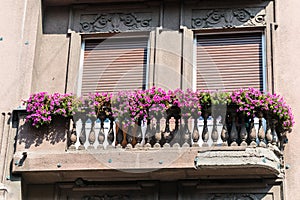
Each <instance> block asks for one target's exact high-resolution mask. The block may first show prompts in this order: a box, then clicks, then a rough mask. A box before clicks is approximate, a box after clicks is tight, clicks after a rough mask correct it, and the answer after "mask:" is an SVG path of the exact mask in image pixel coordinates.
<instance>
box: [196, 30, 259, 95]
mask: <svg viewBox="0 0 300 200" xmlns="http://www.w3.org/2000/svg"><path fill="white" fill-rule="evenodd" d="M248 87H254V88H257V89H260V90H262V89H263V71H262V35H261V33H250V34H222V35H205V36H198V37H197V89H213V90H215V89H219V90H224V89H225V90H233V89H238V88H248Z"/></svg>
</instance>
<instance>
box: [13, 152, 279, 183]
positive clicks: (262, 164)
mask: <svg viewBox="0 0 300 200" xmlns="http://www.w3.org/2000/svg"><path fill="white" fill-rule="evenodd" d="M275 152H276V151H274V149H272V148H261V147H256V148H250V147H249V148H246V147H234V148H231V147H225V148H224V147H222V148H221V147H211V148H201V147H199V148H180V149H176V148H168V149H157V150H153V149H152V150H149V151H145V150H134V151H130V150H125V149H114V150H102V151H99V150H96V149H94V150H81V151H68V152H62V153H57V152H55V153H51V152H49V151H44V152H28V153H27V157H26V159H25V160H24V162H23V163H22V165H20V166H19V165H18V162H19V161H20V159H21V158H22V154H20V152H17V153H16V154H15V156H14V165H13V173H16V174H23V173H37V172H52V173H53V174H55V173H57V174H60V173H69V172H70V173H72V172H74V171H77V172H80V173H82V174H85V173H87V172H88V171H98V172H101V174H103V175H105V174H106V175H107V174H119V175H118V177H116V178H121V177H122V176H123V177H130V175H129V174H128V173H131V174H133V173H137V174H140V175H139V176H141V177H144V175H145V174H149V173H150V174H151V177H152V178H154V177H155V178H164V179H170V178H171V179H173V178H174V179H190V178H210V177H214V178H222V177H227V178H234V177H255V178H276V177H280V176H281V175H282V169H281V160H280V158H279V157H278V156H277V155H278V154H276V153H275ZM162 170H167V171H168V172H170V173H171V172H174V173H171V174H172V175H171V176H170V177H169V176H166V177H161V174H160V173H159V171H162ZM116 172H122V173H121V174H120V173H116ZM153 174H155V175H153ZM157 174H160V175H158V176H157ZM98 175H99V173H98ZM112 176H114V175H112ZM104 177H105V176H104ZM133 177H135V178H137V176H133ZM151 177H150V179H151Z"/></svg>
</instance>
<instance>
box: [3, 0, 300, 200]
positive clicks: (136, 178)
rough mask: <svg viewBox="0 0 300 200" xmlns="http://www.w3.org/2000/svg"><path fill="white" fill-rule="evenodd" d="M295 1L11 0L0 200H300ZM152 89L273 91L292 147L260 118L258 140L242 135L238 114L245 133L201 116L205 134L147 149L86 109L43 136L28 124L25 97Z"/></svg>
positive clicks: (6, 12)
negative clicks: (286, 113)
mask: <svg viewBox="0 0 300 200" xmlns="http://www.w3.org/2000/svg"><path fill="white" fill-rule="evenodd" d="M299 6H300V3H299V2H298V1H296V0H289V1H284V2H283V1H276V0H272V1H261V0H255V1H250V0H247V1H242V2H241V1H235V0H228V1H227V0H226V1H219V0H214V1H209V0H207V1H206V0H200V1H195V0H189V1H183V0H182V1H179V0H164V1H148V0H136V1H134V0H133V1H131V0H86V1H85V0H61V1H57V0H44V1H38V0H24V1H6V2H3V5H2V8H1V14H0V15H1V17H0V20H1V26H2V29H1V32H0V46H1V48H0V54H1V57H0V58H1V60H0V62H1V75H0V76H1V80H2V81H1V83H2V85H3V86H2V89H1V90H0V94H1V95H0V96H1V97H3V98H2V100H1V101H0V102H1V103H0V110H1V112H2V114H1V122H0V123H1V124H0V130H1V136H0V144H1V148H0V169H1V171H0V175H1V176H0V178H1V179H0V180H1V182H0V195H1V198H2V199H247V200H248V199H249V200H256V199H268V200H269V199H274V200H275V199H288V200H293V199H300V192H299V187H300V184H299V178H298V177H300V171H299V170H298V169H297V166H298V163H299V162H300V161H299V158H300V157H299V155H298V152H299V150H298V148H297V142H298V140H299V139H297V138H298V137H297V127H298V124H297V122H298V119H299V118H300V116H299V115H298V110H299V109H300V108H299V105H298V104H297V103H296V102H297V99H298V96H299V94H298V90H297V88H298V87H297V86H298V84H299V79H298V75H299V74H300V72H299V69H298V67H297V64H298V59H299V58H298V56H297V55H298V53H297V52H298V51H299V50H298V48H297V47H298V46H299V45H300V44H299V43H300V41H299V40H297V39H298V38H297V37H298V35H299V34H298V32H299V30H300V29H299V28H300V23H299V22H298V21H297V18H298V17H297V15H298V13H297V11H298V9H297V8H298V7H299ZM152 86H156V87H161V88H164V89H171V90H175V89H176V88H181V89H188V88H191V89H193V90H196V89H209V90H232V89H236V88H240V87H242V88H247V87H254V88H256V89H259V90H262V91H267V92H270V93H278V94H281V95H282V96H284V98H285V100H286V101H287V103H288V104H289V105H290V106H291V107H292V110H293V113H294V116H295V121H296V124H295V126H294V127H293V131H292V132H291V133H287V137H288V140H287V139H285V135H284V134H286V133H285V132H279V131H277V136H278V139H275V135H274V134H273V132H274V127H273V128H272V134H271V136H270V135H268V133H267V132H268V131H267V130H266V131H263V132H264V133H263V135H261V134H260V133H261V132H259V130H262V129H260V128H261V126H262V124H263V122H262V121H263V119H262V118H261V117H260V118H259V119H257V125H255V126H256V130H257V132H256V134H254V136H253V135H252V136H251V133H250V132H251V131H250V130H249V129H248V128H247V131H246V133H245V135H243V134H242V131H241V130H243V126H245V124H244V122H243V120H239V119H238V118H237V127H238V128H237V133H236V134H234V133H233V132H234V129H235V128H233V127H235V122H234V121H235V120H232V121H230V125H229V126H230V127H231V128H230V131H229V136H228V137H229V138H225V139H224V137H223V136H222V125H216V120H211V118H209V119H207V118H206V117H204V119H202V121H201V122H200V121H199V122H198V124H197V127H198V129H199V132H200V134H201V133H202V137H201V136H200V139H196V136H195V135H193V134H192V133H190V135H189V136H188V137H187V139H186V140H185V141H182V140H178V141H177V140H176V138H174V140H170V141H169V140H168V139H166V140H165V141H164V142H161V141H160V140H161V138H159V137H156V138H155V139H156V140H157V141H154V142H153V143H150V142H147V141H149V140H147V134H144V136H142V137H141V140H142V141H133V140H132V138H129V137H127V135H126V132H127V131H125V130H123V132H122V134H121V135H122V137H121V138H119V137H118V129H116V125H114V126H113V127H114V128H112V126H111V125H110V123H109V120H108V122H105V123H104V125H103V124H101V122H103V120H102V121H101V122H100V121H99V120H95V119H90V118H88V117H82V116H80V115H78V116H74V118H73V120H69V119H65V118H58V119H54V121H53V122H52V125H51V126H50V127H46V128H45V127H42V128H41V129H36V128H32V127H30V125H28V123H25V117H26V112H25V110H24V107H23V106H22V99H27V98H28V97H29V96H30V94H32V93H36V92H41V91H47V92H49V93H54V92H59V93H73V94H76V95H77V96H87V95H88V93H90V92H95V91H100V92H102V91H109V92H116V91H122V90H128V89H129V90H134V89H147V88H151V87H152ZM228 112H229V113H230V116H231V117H232V116H236V113H235V111H232V110H229V111H228ZM173 117H174V118H176V116H173ZM232 119H236V118H233V117H232ZM266 120H267V119H266ZM106 121H107V120H106ZM203 121H204V124H202V122H203ZM241 121H242V122H241ZM189 123H190V122H189ZM206 123H208V125H205V124H206ZM267 123H268V122H267ZM160 124H161V126H162V127H163V124H165V123H164V122H161V123H160ZM223 124H224V122H223ZM189 125H190V124H189ZM167 126H170V129H171V127H172V126H174V127H177V126H178V124H177V122H176V123H175V122H171V121H170V124H169V122H168V123H167ZM110 127H111V128H112V130H113V132H112V134H113V135H114V138H113V139H112V138H110V137H109V134H110V132H109V131H110V130H111V129H110ZM191 127H192V126H190V127H189V130H190V132H192V129H193V128H191ZM205 127H206V128H207V130H208V131H207V132H205V131H203V130H204V129H205ZM214 127H217V134H216V135H214V134H213V128H214ZM102 128H103V132H101V131H102ZM177 128H178V127H177ZM177 128H175V129H176V130H178V129H177ZM162 130H163V131H164V129H163V128H162ZM245 130H246V128H245ZM104 132H105V134H104V135H101V134H100V133H104ZM129 132H130V131H128V135H130V134H129ZM133 132H134V131H133V130H132V133H133ZM142 132H143V133H145V130H143V131H142ZM74 133H76V134H74ZM91 133H93V134H91ZM135 133H137V132H136V130H135ZM178 133H179V132H178ZM134 136H136V135H134ZM269 136H270V137H269ZM235 137H236V138H235ZM251 137H252V138H251ZM287 141H288V144H286V143H287ZM253 142H254V144H253ZM139 143H141V144H139ZM158 143H160V144H161V145H159V144H158ZM224 143H225V145H224ZM157 144H158V145H157Z"/></svg>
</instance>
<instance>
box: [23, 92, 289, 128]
mask: <svg viewBox="0 0 300 200" xmlns="http://www.w3.org/2000/svg"><path fill="white" fill-rule="evenodd" d="M23 102H24V104H26V110H27V112H28V116H27V117H26V121H29V122H31V123H32V125H33V126H35V127H37V128H38V127H40V126H41V125H43V124H50V122H51V120H52V117H53V116H55V115H60V116H64V117H71V116H73V115H74V114H76V113H81V114H85V115H87V116H89V117H91V116H94V117H96V116H99V114H101V115H105V116H106V117H107V116H110V117H113V118H115V119H116V120H118V121H119V122H122V124H123V125H124V126H130V125H133V124H136V123H137V122H141V121H149V120H150V119H152V118H154V117H155V118H160V117H162V116H165V115H166V111H168V110H170V109H174V108H176V109H177V110H178V109H180V110H179V113H177V114H179V117H194V118H195V117H198V116H200V115H201V113H203V112H210V111H211V109H214V107H213V106H214V105H224V106H230V107H232V108H236V112H239V113H243V114H244V115H245V116H247V117H249V118H252V117H256V116H258V114H263V115H264V116H265V117H272V118H273V119H276V120H277V123H278V125H279V126H280V127H281V128H282V129H284V130H287V129H290V128H291V127H292V126H293V124H294V117H293V114H292V111H291V108H290V107H289V106H288V105H287V104H286V102H285V101H284V100H283V98H282V97H281V96H279V95H277V94H270V93H266V94H265V93H262V92H261V91H259V90H257V89H254V88H248V89H239V90H235V91H232V92H225V91H221V92H219V91H218V92H217V91H196V92H194V91H192V90H190V89H188V90H186V91H183V90H180V89H177V90H175V91H171V90H169V91H167V92H166V91H165V90H163V89H161V88H156V87H153V88H151V89H148V90H134V91H121V92H118V93H115V94H111V93H95V94H91V95H90V96H89V97H88V98H85V99H77V98H75V97H74V96H73V95H72V94H59V93H54V94H52V95H50V94H48V93H47V92H40V93H36V94H32V95H31V96H30V97H29V99H28V100H25V101H23ZM215 108H218V107H215ZM215 110H216V111H217V109H215Z"/></svg>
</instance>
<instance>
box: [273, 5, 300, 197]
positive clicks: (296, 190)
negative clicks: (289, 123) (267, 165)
mask: <svg viewBox="0 0 300 200" xmlns="http://www.w3.org/2000/svg"><path fill="white" fill-rule="evenodd" d="M276 3H277V17H278V25H279V26H278V29H277V31H276V40H275V43H276V44H275V47H276V48H275V83H276V84H275V89H276V91H278V93H280V94H281V95H283V96H284V97H285V99H286V101H287V103H288V104H289V105H290V106H291V107H292V110H293V113H294V115H295V122H296V124H295V126H294V128H293V131H292V133H290V134H289V135H288V138H289V142H288V144H287V147H286V149H285V159H286V160H285V162H286V164H288V165H290V168H289V169H288V170H286V189H287V190H286V196H287V199H289V200H293V199H300V169H299V166H300V154H299V153H300V149H299V143H300V137H299V131H298V130H299V128H300V104H299V98H300V87H299V85H300V79H299V76H300V67H299V65H300V64H299V63H300V57H299V54H300V50H299V47H300V40H299V35H300V21H299V17H298V15H299V7H300V2H299V1H297V0H289V1H276Z"/></svg>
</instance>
